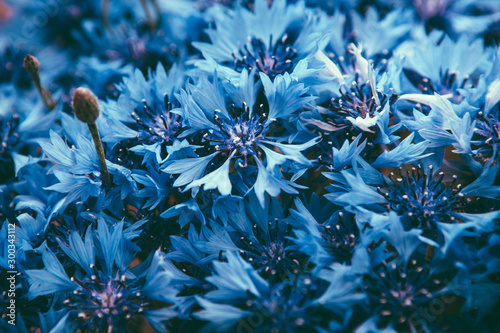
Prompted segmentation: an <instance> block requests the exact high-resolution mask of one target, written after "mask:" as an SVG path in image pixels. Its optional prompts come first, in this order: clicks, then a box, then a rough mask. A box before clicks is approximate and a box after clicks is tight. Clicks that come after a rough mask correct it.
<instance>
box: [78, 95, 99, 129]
mask: <svg viewBox="0 0 500 333" xmlns="http://www.w3.org/2000/svg"><path fill="white" fill-rule="evenodd" d="M73 111H74V112H75V115H76V117H77V118H78V119H79V120H80V121H81V122H84V123H87V124H93V123H95V121H96V119H97V118H98V117H99V101H98V100H97V97H96V95H94V93H92V91H90V90H89V89H87V88H83V87H80V88H78V89H76V90H75V92H74V93H73Z"/></svg>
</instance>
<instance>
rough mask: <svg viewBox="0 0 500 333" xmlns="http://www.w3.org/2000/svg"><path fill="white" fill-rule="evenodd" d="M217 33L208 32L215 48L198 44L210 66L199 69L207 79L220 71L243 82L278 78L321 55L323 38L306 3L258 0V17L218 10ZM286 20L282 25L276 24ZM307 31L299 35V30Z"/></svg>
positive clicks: (241, 11) (239, 10)
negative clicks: (248, 77) (245, 74)
mask: <svg viewBox="0 0 500 333" xmlns="http://www.w3.org/2000/svg"><path fill="white" fill-rule="evenodd" d="M216 9H217V10H216V11H215V12H214V21H215V22H216V27H215V28H210V29H207V30H206V33H207V35H208V36H209V38H210V41H211V43H204V42H194V43H193V45H194V46H195V47H196V48H198V49H199V50H200V51H201V52H202V54H203V56H204V57H205V59H206V60H200V61H197V62H196V63H195V64H196V66H197V67H198V68H200V69H201V70H203V71H205V72H207V73H210V74H211V73H213V71H214V70H215V69H217V71H219V72H220V73H222V74H223V76H224V77H228V78H234V79H237V77H238V76H239V75H238V73H241V72H242V71H243V70H249V71H252V70H253V69H255V70H256V71H257V72H255V74H258V73H259V72H260V73H263V74H266V75H267V76H269V77H271V78H274V77H275V76H276V75H280V74H281V75H283V74H285V73H286V72H290V71H291V70H292V69H293V68H294V67H295V65H296V64H297V62H298V61H299V60H300V59H304V58H306V57H307V56H309V55H311V54H313V53H314V51H315V50H317V49H318V47H319V46H318V44H319V43H320V42H321V38H322V37H323V35H324V34H323V33H322V32H321V31H319V30H318V29H317V28H316V27H317V25H316V22H315V18H313V17H312V15H311V14H312V13H311V12H310V11H309V10H307V9H305V8H304V5H303V3H298V4H290V5H287V3H286V1H284V0H278V1H273V3H272V4H271V5H268V3H267V1H266V0H256V1H255V3H254V4H253V11H249V10H248V9H246V8H245V7H243V6H242V5H237V6H236V8H235V9H234V11H229V10H227V9H223V8H221V7H216ZM277 15H278V16H279V17H280V20H279V21H277V20H275V19H273V17H276V16H277ZM298 24H301V25H302V29H301V30H300V31H298V30H297V28H296V25H298Z"/></svg>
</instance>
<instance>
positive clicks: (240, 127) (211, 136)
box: [204, 103, 267, 167]
mask: <svg viewBox="0 0 500 333" xmlns="http://www.w3.org/2000/svg"><path fill="white" fill-rule="evenodd" d="M261 109H262V107H261ZM242 110H243V111H242V112H241V115H240V116H238V117H234V118H231V119H229V120H228V121H224V120H222V119H221V118H220V117H219V115H218V114H217V113H219V112H220V111H218V110H216V111H215V112H214V122H215V123H216V124H217V126H218V127H219V131H214V132H213V133H206V134H205V135H204V138H205V139H206V140H207V141H210V142H215V143H217V144H216V146H215V149H216V150H218V151H221V150H222V151H229V152H233V151H235V150H236V151H238V153H239V154H241V155H243V157H244V159H245V165H244V167H246V166H247V157H248V155H258V151H257V145H258V143H259V142H260V141H261V140H263V139H264V137H265V132H266V131H267V126H266V125H265V121H266V120H267V114H266V113H263V114H262V116H261V117H257V116H255V115H252V116H251V115H250V108H249V107H248V106H247V105H246V103H243V108H242ZM231 114H232V115H235V109H234V105H232V106H231ZM250 117H251V118H250Z"/></svg>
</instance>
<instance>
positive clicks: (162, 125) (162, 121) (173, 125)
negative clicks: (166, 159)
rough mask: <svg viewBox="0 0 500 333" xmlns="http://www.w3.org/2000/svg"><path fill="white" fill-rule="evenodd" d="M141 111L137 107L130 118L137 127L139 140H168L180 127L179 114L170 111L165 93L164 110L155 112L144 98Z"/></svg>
mask: <svg viewBox="0 0 500 333" xmlns="http://www.w3.org/2000/svg"><path fill="white" fill-rule="evenodd" d="M142 102H143V103H144V107H143V108H142V111H139V110H138V109H137V108H136V109H135V112H132V118H134V120H135V122H136V123H137V125H138V127H139V136H138V139H139V140H151V141H155V142H169V141H172V139H173V138H174V137H175V135H176V134H177V133H178V132H179V130H180V129H181V121H180V116H179V115H177V114H174V113H172V112H170V111H172V104H171V103H170V102H169V100H168V96H167V95H165V101H164V103H165V110H162V111H160V112H157V111H156V110H153V109H152V108H151V107H150V106H149V105H148V103H147V102H146V100H143V101H142Z"/></svg>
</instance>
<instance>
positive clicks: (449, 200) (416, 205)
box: [377, 166, 464, 230]
mask: <svg viewBox="0 0 500 333" xmlns="http://www.w3.org/2000/svg"><path fill="white" fill-rule="evenodd" d="M438 175H439V177H438V178H437V179H434V177H433V176H431V175H426V174H425V173H424V172H423V171H422V169H421V167H420V166H418V168H412V170H411V171H408V172H407V173H406V175H404V176H403V177H401V178H396V179H395V178H394V174H393V173H391V174H390V175H389V179H390V182H388V183H387V184H386V186H387V191H386V192H384V191H382V190H381V189H380V188H378V189H377V190H378V192H379V193H380V194H382V195H384V196H385V198H386V199H387V200H388V201H389V206H390V209H391V210H393V211H395V212H397V213H398V214H399V215H401V216H403V223H404V224H405V227H406V228H408V229H411V228H422V229H424V230H429V229H432V230H434V229H435V223H434V222H436V221H439V222H446V221H448V222H454V220H455V218H454V217H453V216H451V215H450V214H451V213H452V212H454V211H459V210H462V209H463V208H464V203H463V202H462V200H461V198H462V197H463V193H461V192H460V191H461V185H458V186H457V187H456V188H453V186H454V185H455V183H456V181H457V176H453V180H452V182H451V183H450V184H449V185H447V184H446V183H445V182H444V181H443V179H444V173H443V172H440V173H439V174H438Z"/></svg>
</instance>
